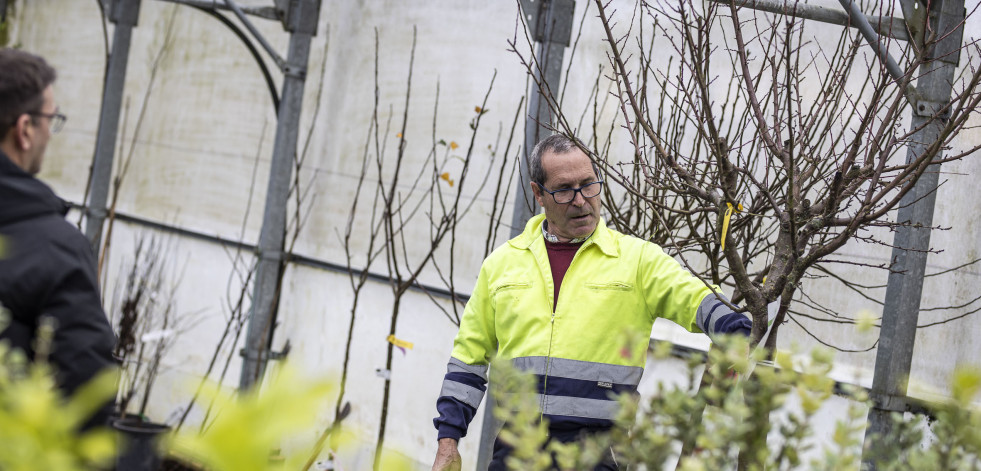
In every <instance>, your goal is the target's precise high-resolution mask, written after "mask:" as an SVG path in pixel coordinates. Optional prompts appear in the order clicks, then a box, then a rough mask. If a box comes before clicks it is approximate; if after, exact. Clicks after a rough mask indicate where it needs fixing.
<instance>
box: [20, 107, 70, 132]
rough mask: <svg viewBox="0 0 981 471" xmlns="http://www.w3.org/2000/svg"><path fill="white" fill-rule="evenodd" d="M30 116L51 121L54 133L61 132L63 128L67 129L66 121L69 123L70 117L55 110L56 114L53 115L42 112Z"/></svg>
mask: <svg viewBox="0 0 981 471" xmlns="http://www.w3.org/2000/svg"><path fill="white" fill-rule="evenodd" d="M28 114H29V115H31V116H36V117H38V118H48V119H50V120H51V132H52V133H57V132H58V131H61V128H63V127H65V121H68V116H65V115H63V114H61V113H59V112H58V110H55V112H54V113H51V114H48V113H41V112H35V113H28Z"/></svg>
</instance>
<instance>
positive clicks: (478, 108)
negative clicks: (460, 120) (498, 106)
mask: <svg viewBox="0 0 981 471" xmlns="http://www.w3.org/2000/svg"><path fill="white" fill-rule="evenodd" d="M473 110H474V111H475V112H477V113H480V112H481V111H484V109H483V108H481V107H479V106H475V107H473Z"/></svg>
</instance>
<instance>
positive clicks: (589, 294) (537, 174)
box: [433, 135, 752, 470]
mask: <svg viewBox="0 0 981 471" xmlns="http://www.w3.org/2000/svg"><path fill="white" fill-rule="evenodd" d="M529 170H530V174H531V180H532V182H531V187H532V191H533V192H534V194H535V200H536V201H537V202H538V204H539V205H540V206H541V207H542V208H543V209H544V212H545V214H543V215H538V216H535V217H533V218H531V220H529V221H528V224H527V225H526V227H525V230H524V232H523V233H522V234H521V235H519V236H518V237H515V238H514V239H511V240H510V241H508V242H507V243H506V244H504V245H502V246H501V247H499V248H497V249H496V250H495V251H494V252H493V253H492V254H491V255H490V256H489V257H487V259H486V260H484V263H483V265H482V266H481V268H480V274H479V276H478V277H477V285H476V287H474V290H473V294H472V295H471V297H470V301H469V302H468V303H467V306H466V309H465V311H464V314H463V318H462V319H461V322H460V331H459V333H458V334H457V336H456V339H455V340H454V342H453V353H452V355H451V357H450V362H449V365H448V367H447V373H446V376H445V379H444V380H443V388H442V391H441V392H440V397H439V399H438V400H437V404H436V408H437V410H438V412H439V414H440V416H439V417H437V418H436V419H434V424H435V426H436V428H437V429H438V430H439V434H438V437H439V449H438V451H437V455H436V461H435V463H434V464H433V469H434V470H453V469H459V466H460V454H459V452H458V451H457V443H458V441H459V439H460V438H461V437H463V436H465V435H466V433H467V427H468V425H469V423H470V421H471V419H472V418H473V416H474V414H475V413H476V410H477V406H478V405H479V404H480V401H481V399H482V398H483V395H484V392H485V390H486V383H487V365H488V362H489V360H490V357H491V356H492V355H494V354H495V353H496V354H497V355H498V356H500V357H502V358H505V359H509V360H511V361H512V362H513V364H514V365H515V366H516V367H518V368H519V369H522V370H525V371H529V372H532V373H533V374H535V375H537V376H538V385H539V391H538V393H539V394H540V398H541V402H540V404H541V405H540V407H541V412H542V415H543V417H544V418H545V419H547V420H548V424H549V435H550V437H551V438H552V439H557V440H561V441H572V440H576V439H578V438H579V437H581V436H582V435H583V434H588V433H597V432H603V431H605V430H609V428H610V427H611V425H612V419H613V418H614V416H615V415H616V412H617V403H616V401H615V400H614V399H613V396H614V395H616V394H619V393H622V392H629V391H634V390H636V388H637V384H638V383H639V382H640V378H641V375H642V374H643V372H644V361H645V359H646V355H644V352H645V350H646V348H647V345H646V343H641V344H639V345H636V346H634V347H633V351H630V352H624V345H623V341H622V340H623V338H624V337H623V336H622V335H621V334H622V333H623V332H624V331H629V332H635V333H640V334H641V335H648V334H649V333H650V331H651V328H652V326H653V323H654V320H655V319H656V318H658V317H663V318H666V319H669V320H671V321H674V322H676V323H677V324H679V325H681V326H682V327H684V328H685V329H687V330H689V331H691V332H706V333H708V334H709V336H715V335H718V334H730V333H741V334H744V335H748V334H749V331H750V329H751V327H752V323H751V321H750V320H749V318H747V317H746V316H744V315H742V314H738V313H734V312H733V311H732V310H731V309H729V308H728V307H726V304H725V303H723V302H722V300H721V299H724V298H722V294H721V293H720V292H719V291H718V290H716V291H715V293H713V292H712V289H711V288H709V287H708V286H706V285H705V283H703V282H702V281H700V280H699V279H697V278H695V277H694V276H692V275H691V274H690V273H688V272H687V271H686V270H685V269H684V268H682V267H681V265H680V264H679V263H678V262H677V261H675V260H674V259H673V258H671V257H670V256H668V255H667V254H665V253H664V252H663V251H662V250H661V248H660V247H658V246H657V245H655V244H653V243H650V242H646V241H643V240H640V239H637V238H634V237H630V236H627V235H624V234H621V233H619V232H617V231H614V230H612V229H610V228H608V227H606V224H605V223H604V221H603V219H602V218H600V200H599V198H598V196H599V195H600V193H601V192H602V187H603V181H602V180H601V178H600V177H599V170H598V168H597V167H596V166H595V165H594V164H593V163H592V161H591V160H590V159H589V157H588V156H587V155H586V154H585V153H584V152H583V151H582V149H580V148H579V147H578V146H577V144H576V142H575V141H573V140H572V139H569V138H568V137H566V136H563V135H553V136H551V137H548V138H546V139H544V140H543V141H541V142H540V143H538V145H536V146H535V149H534V150H533V151H532V154H531V156H530V159H529ZM509 452H510V447H508V446H507V444H505V443H501V442H500V440H498V443H496V444H495V447H494V456H493V460H492V462H491V465H490V468H489V469H491V470H497V469H505V468H504V459H505V458H506V456H507V455H508V453H509ZM617 468H618V465H617V463H616V460H615V457H613V456H609V457H607V459H606V460H604V461H603V462H602V463H601V464H600V465H598V466H597V468H596V469H617Z"/></svg>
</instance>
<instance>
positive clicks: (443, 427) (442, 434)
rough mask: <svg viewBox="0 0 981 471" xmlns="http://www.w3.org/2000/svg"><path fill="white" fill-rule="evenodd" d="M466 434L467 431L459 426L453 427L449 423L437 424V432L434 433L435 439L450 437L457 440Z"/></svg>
mask: <svg viewBox="0 0 981 471" xmlns="http://www.w3.org/2000/svg"><path fill="white" fill-rule="evenodd" d="M466 434H467V432H466V431H465V430H461V429H460V428H459V427H454V426H452V425H450V424H439V433H438V434H437V435H436V439H437V440H441V439H444V438H452V439H454V440H456V441H458V442H459V441H460V439H461V438H463V437H464V436H465V435H466Z"/></svg>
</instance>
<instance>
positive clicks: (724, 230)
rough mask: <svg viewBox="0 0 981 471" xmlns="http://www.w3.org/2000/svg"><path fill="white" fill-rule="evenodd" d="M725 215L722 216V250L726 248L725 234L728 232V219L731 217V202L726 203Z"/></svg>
mask: <svg viewBox="0 0 981 471" xmlns="http://www.w3.org/2000/svg"><path fill="white" fill-rule="evenodd" d="M726 206H727V208H726V215H725V216H723V217H722V250H725V249H726V234H727V233H728V232H729V219H730V218H731V217H732V203H726Z"/></svg>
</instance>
